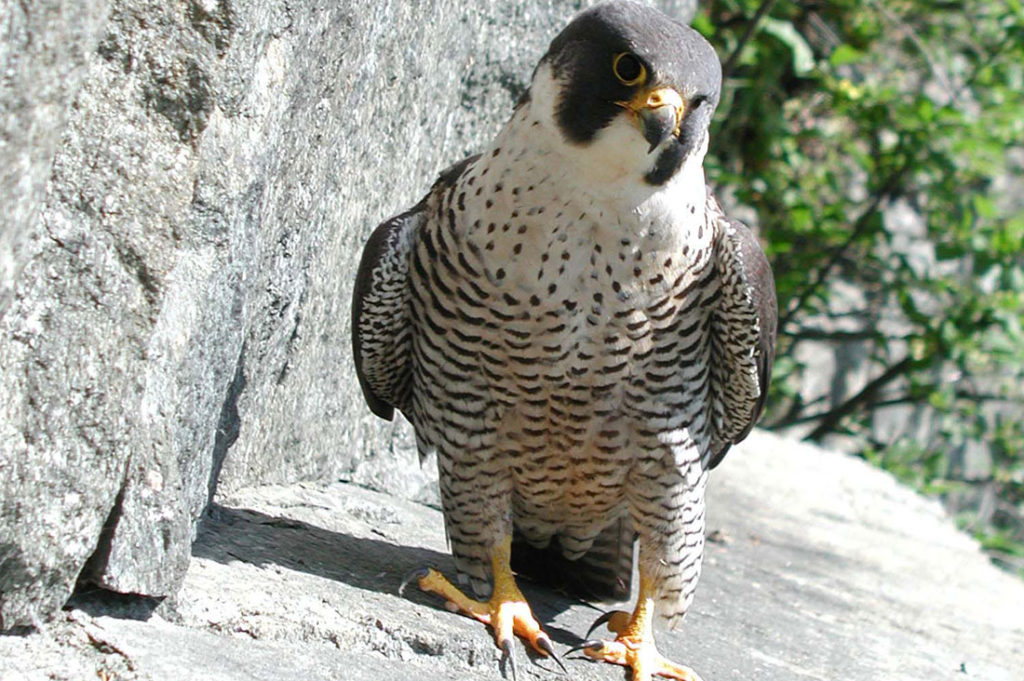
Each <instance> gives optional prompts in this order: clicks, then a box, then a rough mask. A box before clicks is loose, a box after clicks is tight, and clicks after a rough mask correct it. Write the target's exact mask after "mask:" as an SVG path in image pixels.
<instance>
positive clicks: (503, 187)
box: [352, 0, 777, 680]
mask: <svg viewBox="0 0 1024 681" xmlns="http://www.w3.org/2000/svg"><path fill="white" fill-rule="evenodd" d="M721 80H722V77H721V66H720V63H719V61H718V58H717V56H716V54H715V52H714V50H713V49H712V47H711V46H710V45H709V44H708V43H707V41H705V40H704V39H703V38H702V37H701V36H700V35H699V34H698V33H697V32H696V31H694V30H692V29H691V28H689V27H687V26H685V25H683V24H680V23H678V22H676V21H674V20H672V19H670V18H669V17H667V16H665V15H664V14H662V13H660V12H659V11H657V10H656V9H653V8H651V7H649V6H647V5H645V4H642V3H641V2H637V1H635V0H612V1H611V2H606V3H602V4H600V5H597V6H595V7H592V8H590V9H587V10H585V11H583V12H582V13H580V14H579V15H577V16H576V17H575V18H574V19H573V20H572V21H571V23H569V24H568V25H567V26H566V27H565V28H564V29H563V30H562V32H561V33H559V34H558V35H557V36H556V37H555V39H554V40H553V41H552V43H551V45H550V48H549V49H548V51H547V53H546V54H545V55H544V56H543V58H542V59H541V60H540V62H539V64H538V65H537V67H536V69H535V71H534V73H533V77H532V80H531V83H530V87H529V90H528V91H527V93H526V94H525V95H524V96H523V98H522V99H521V100H520V102H519V103H518V105H517V106H516V108H515V110H514V112H513V113H512V116H511V119H510V120H509V121H508V123H507V124H506V125H505V126H504V128H502V129H501V131H500V132H499V133H498V134H497V136H496V137H495V138H494V140H493V141H492V142H491V143H490V145H489V146H487V147H486V148H485V149H484V150H483V151H482V152H481V153H480V154H479V155H475V156H471V157H469V158H467V159H464V160H463V161H461V162H460V163H457V164H455V165H454V166H452V167H451V168H449V169H448V170H446V171H444V172H443V173H441V175H440V177H439V178H438V179H437V181H436V182H435V183H434V185H433V187H432V188H431V189H430V191H429V192H428V193H427V195H426V196H425V197H423V199H422V200H421V201H420V202H419V203H417V204H416V205H415V206H414V207H412V208H411V209H409V210H407V211H405V212H403V213H401V214H400V215H398V216H397V217H394V218H391V219H390V220H387V221H386V222H384V223H383V224H381V225H380V226H379V227H377V229H376V230H375V231H374V232H373V234H372V236H371V237H370V239H369V241H368V243H367V244H366V247H365V250H364V251H363V255H362V260H361V263H360V266H359V271H358V275H357V279H356V282H355V290H354V295H353V304H352V329H353V349H354V357H355V363H356V371H357V374H358V377H359V381H360V384H361V386H362V389H363V394H364V396H365V398H366V402H367V403H368V405H369V407H370V409H371V410H372V411H373V413H375V414H376V415H378V416H380V417H382V418H385V419H391V418H392V417H393V415H394V410H395V409H398V410H399V411H401V413H402V414H404V415H405V417H406V418H407V419H408V420H409V421H410V422H411V423H412V425H413V428H414V430H415V434H416V442H417V446H418V449H419V452H420V455H421V456H426V455H427V454H429V453H432V452H433V453H436V455H437V465H438V470H439V477H440V491H441V501H442V508H443V511H444V520H445V530H446V533H447V537H448V541H449V544H450V547H451V550H452V553H453V555H454V559H455V564H456V568H457V570H458V572H459V575H460V577H462V578H463V580H464V582H465V583H467V584H468V585H469V586H472V587H473V589H474V591H475V592H476V594H477V596H478V598H482V599H484V600H476V599H473V598H471V597H469V596H467V595H465V594H464V593H463V592H462V591H461V590H460V589H459V588H457V587H455V586H454V585H453V584H452V583H450V582H449V581H448V580H447V579H446V578H445V577H444V576H442V575H441V574H440V573H439V572H438V571H436V570H434V569H424V570H422V571H420V572H418V573H417V574H415V576H414V577H415V579H416V580H417V583H418V585H419V587H420V588H422V589H424V590H426V591H430V592H434V593H436V594H438V595H440V596H442V597H443V598H445V599H446V600H447V601H448V602H449V603H450V604H452V605H453V606H454V607H455V608H457V609H458V610H459V611H461V612H462V613H464V614H466V615H469V616H472V617H475V618H477V619H479V620H481V621H482V622H485V623H487V624H489V625H490V626H491V627H492V628H493V629H494V635H495V639H496V642H497V644H498V646H499V647H500V648H501V649H502V650H503V651H504V652H505V655H506V656H508V657H509V659H510V664H511V665H512V669H513V673H514V670H515V667H514V657H513V656H512V640H513V634H515V635H518V636H520V637H522V638H523V639H525V640H526V641H527V642H528V643H529V644H530V645H532V646H533V647H534V648H535V649H537V650H538V651H540V653H541V654H542V655H553V654H554V650H553V647H552V644H551V640H550V639H549V638H548V636H547V635H546V634H545V633H544V631H543V629H542V628H541V626H540V624H539V623H538V622H537V620H536V618H535V617H534V616H533V614H532V613H531V610H530V608H529V606H528V605H527V603H526V600H525V598H524V596H523V594H522V593H521V592H520V590H519V588H518V587H517V585H516V581H515V577H514V574H515V573H514V572H513V567H512V564H513V561H514V560H515V557H514V554H515V555H516V556H518V555H520V554H521V556H540V555H544V554H553V553H557V554H558V555H559V556H560V558H561V559H562V560H564V561H566V563H565V564H566V565H568V566H570V571H573V572H575V573H576V576H577V577H579V581H580V583H581V584H583V585H585V586H587V587H589V588H590V590H591V592H592V593H593V594H595V595H596V596H598V597H618V598H619V599H620V600H621V599H622V598H628V594H629V589H630V582H631V574H632V567H633V557H634V556H633V554H634V548H637V549H638V553H637V558H636V564H637V566H638V575H639V577H638V579H639V596H638V600H637V603H636V606H635V608H634V609H633V611H632V612H629V613H627V612H622V611H617V612H611V613H608V614H607V615H606V616H604V617H602V618H599V622H600V623H605V624H607V626H608V629H609V630H610V631H612V632H613V633H614V634H615V638H614V640H610V641H588V642H586V643H585V644H584V646H582V647H581V649H582V650H583V651H584V653H585V654H586V655H588V656H589V657H591V658H594V659H598V660H605V661H608V662H614V663H618V664H624V665H628V666H630V667H632V668H633V678H634V679H648V678H650V677H651V675H654V674H657V675H664V676H669V677H671V678H677V679H690V680H693V679H697V678H698V677H697V675H696V674H695V673H694V672H693V671H692V670H691V669H689V668H688V667H684V666H682V665H678V664H675V663H672V662H669V661H668V660H666V659H665V658H663V657H662V656H661V655H659V654H658V652H657V650H656V648H655V644H654V638H653V634H652V628H651V625H652V621H653V619H654V614H655V613H656V612H657V614H660V615H661V616H662V617H664V618H667V619H668V620H669V621H670V622H673V623H674V622H675V621H676V620H678V619H679V618H680V617H682V615H683V614H684V613H685V612H686V609H687V607H688V606H689V605H690V603H691V601H692V600H693V595H694V588H695V587H696V584H697V579H698V577H699V575H700V571H701V558H702V553H703V547H704V489H705V485H706V483H707V479H708V472H709V471H710V470H711V469H712V468H714V467H715V466H716V465H717V464H718V463H719V462H720V461H721V460H722V457H724V456H725V454H726V452H727V451H728V449H729V447H730V446H731V445H732V444H734V443H736V442H739V441H740V440H742V439H743V438H744V437H745V436H746V435H747V434H748V433H749V432H750V430H751V428H752V427H753V425H754V422H755V421H756V420H757V418H758V416H759V415H760V413H761V411H762V408H763V406H764V402H765V395H766V392H767V386H768V380H769V376H770V373H771V365H772V360H773V357H774V345H775V327H776V319H777V304H776V300H775V287H774V283H773V279H772V274H771V269H770V267H769V264H768V261H767V260H766V258H765V255H764V253H763V252H762V250H761V248H760V246H759V244H758V242H757V240H756V238H755V237H754V236H753V234H752V233H751V232H750V231H749V230H748V229H747V227H745V226H744V225H743V224H741V223H739V222H737V221H735V220H732V219H730V218H728V217H727V216H726V215H724V214H723V212H722V210H721V208H720V207H719V205H718V203H717V202H716V200H715V198H714V197H713V196H712V195H711V193H710V191H709V190H708V188H707V185H706V184H705V178H704V170H703V165H702V164H703V160H704V155H705V153H706V151H707V148H708V126H709V123H710V121H711V116H712V114H713V112H714V110H715V107H716V106H717V104H718V100H719V93H720V89H721ZM523 560H526V561H527V563H528V562H530V561H532V560H533V558H526V559H523V558H521V559H520V563H522V562H523ZM528 568H529V565H526V566H524V568H519V567H518V565H517V568H516V569H517V571H520V570H522V569H528ZM556 659H557V658H556ZM559 664H561V663H559Z"/></svg>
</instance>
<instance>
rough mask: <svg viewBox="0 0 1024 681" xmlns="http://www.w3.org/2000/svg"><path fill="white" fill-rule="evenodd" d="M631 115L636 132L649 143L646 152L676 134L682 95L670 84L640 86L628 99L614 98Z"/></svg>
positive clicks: (681, 115) (677, 132) (682, 108)
mask: <svg viewBox="0 0 1024 681" xmlns="http://www.w3.org/2000/svg"><path fill="white" fill-rule="evenodd" d="M617 104H618V105H619V106H621V107H624V108H626V109H628V110H629V111H630V112H631V113H633V114H634V115H635V119H634V120H635V122H636V125H637V127H638V128H639V129H640V134H642V135H643V136H644V139H645V140H647V142H648V143H649V144H650V145H651V146H650V148H648V150H647V153H651V152H652V151H654V150H655V149H656V148H658V147H659V146H660V145H661V143H662V142H664V141H665V140H667V139H668V138H669V137H678V136H679V125H680V123H681V122H682V120H683V113H684V112H685V111H686V104H685V103H684V102H683V97H682V95H680V94H679V92H677V91H676V90H675V89H674V88H670V87H660V88H656V89H654V90H641V91H640V92H638V93H637V94H636V97H634V98H633V99H631V100H630V101H628V102H617Z"/></svg>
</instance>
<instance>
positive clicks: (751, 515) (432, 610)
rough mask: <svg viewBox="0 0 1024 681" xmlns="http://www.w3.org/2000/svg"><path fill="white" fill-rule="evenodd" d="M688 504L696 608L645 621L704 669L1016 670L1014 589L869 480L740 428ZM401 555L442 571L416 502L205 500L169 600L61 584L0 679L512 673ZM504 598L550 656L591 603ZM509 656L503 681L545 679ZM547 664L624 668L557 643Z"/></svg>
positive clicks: (906, 674) (797, 673)
mask: <svg viewBox="0 0 1024 681" xmlns="http://www.w3.org/2000/svg"><path fill="white" fill-rule="evenodd" d="M408 464H409V465H410V466H411V465H415V464H414V462H413V461H412V460H410V461H409V462H408ZM709 503H710V516H709V530H710V539H711V541H710V542H709V545H708V550H707V561H706V565H705V570H704V576H703V578H702V581H701V585H700V588H699V589H698V593H697V600H696V602H695V604H694V607H693V609H692V610H691V612H690V613H689V614H688V616H687V617H686V619H685V621H684V622H683V624H682V625H681V626H680V627H679V628H678V629H677V630H676V631H672V632H669V631H661V632H659V634H658V635H659V637H660V638H659V640H660V646H661V649H662V651H663V652H664V653H665V654H666V655H667V656H669V657H672V658H674V659H677V660H679V661H682V662H685V663H687V664H690V665H691V666H693V667H694V668H695V669H696V670H697V671H698V672H699V673H700V674H701V675H702V676H703V677H704V678H705V679H706V680H707V681H712V680H713V681H729V680H736V681H739V680H741V679H742V680H744V681H746V680H749V679H759V680H765V681H772V680H774V679H787V680H790V681H792V680H794V679H820V680H822V681H834V680H835V679H885V680H886V681H904V680H905V681H911V680H913V681H921V680H922V679H929V681H942V680H950V681H963V680H966V679H985V680H986V681H1003V680H1005V681H1010V680H1012V679H1019V678H1020V676H1019V674H1020V670H1021V669H1024V648H1022V647H1021V645H1020V643H1021V641H1024V615H1022V613H1024V582H1021V581H1020V580H1018V579H1016V578H1014V577H1013V576H1011V575H1008V574H1005V573H1003V572H1000V571H999V570H998V569H996V568H995V567H993V566H992V565H991V564H990V563H989V562H988V561H987V560H986V559H985V557H984V556H983V555H982V554H981V553H980V551H979V549H978V546H977V545H976V544H975V542H974V541H973V540H971V539H970V538H968V537H967V536H965V535H964V534H962V533H961V532H959V531H957V529H956V528H955V527H954V525H953V523H952V522H951V520H950V519H949V518H948V517H947V516H946V515H945V514H944V512H943V511H942V509H941V507H940V506H939V505H938V503H936V502H934V501H931V500H927V499H925V498H922V497H920V496H919V495H916V494H914V493H913V492H911V491H909V490H907V489H905V488H904V487H902V486H901V485H900V484H898V483H897V482H896V481H895V480H893V479H892V478H891V477H890V476H888V475H887V474H885V473H883V472H880V471H878V470H875V469H873V468H871V467H870V466H868V465H867V464H865V463H864V462H862V461H860V460H858V459H854V458H850V457H847V456H843V455H840V454H836V453H833V452H828V451H824V450H820V449H818V448H815V447H811V446H808V445H804V444H800V443H794V442H790V441H787V440H783V439H780V438H777V437H775V436H772V435H769V434H765V433H755V434H754V435H752V436H751V438H750V439H749V440H748V441H747V442H746V443H744V444H743V445H742V446H740V447H738V448H737V449H736V450H735V451H734V452H732V453H730V455H729V457H728V458H727V459H726V461H725V463H724V464H723V466H722V467H721V468H720V469H719V470H718V471H716V475H714V476H713V478H712V483H711V490H710V499H709ZM422 565H434V566H437V567H439V568H440V569H442V570H445V571H447V572H449V573H450V572H451V571H452V562H451V559H450V557H449V555H448V552H447V550H446V547H445V541H444V531H443V527H442V522H441V515H440V513H439V512H438V511H437V510H436V509H435V508H432V507H430V506H425V505H421V504H416V503H413V502H409V501H403V500H400V499H396V498H393V497H390V496H387V495H385V494H381V493H379V492H374V491H370V490H367V489H364V488H361V487H357V486H354V485H352V484H348V483H335V484H330V485H313V484H301V485H292V486H265V487H259V488H252V489H247V490H240V491H235V492H232V493H231V494H230V495H227V496H223V497H219V498H218V499H217V500H216V503H215V504H214V505H213V506H212V507H211V509H210V511H209V513H208V516H207V518H206V519H205V521H204V523H203V524H202V526H201V529H200V533H199V537H198V539H197V541H196V543H195V545H194V548H193V555H192V561H191V564H190V566H189V569H188V572H187V575H186V578H185V582H184V587H183V588H182V590H181V591H180V592H179V593H178V595H177V597H176V598H174V599H167V600H164V601H163V602H158V601H155V600H148V599H133V598H130V597H123V596H113V595H110V594H109V593H107V592H94V593H92V594H80V595H79V596H77V597H76V599H75V600H74V601H73V602H72V603H71V604H70V605H69V607H68V608H66V609H65V612H64V615H63V617H61V618H59V619H58V620H57V621H56V622H54V623H51V624H49V625H46V626H45V627H44V629H43V630H42V631H39V632H36V633H32V634H28V635H24V636H6V637H2V638H0V659H2V660H3V661H4V662H3V664H2V665H0V667H2V671H0V679H2V680H3V681H8V680H10V681H13V680H14V679H18V680H19V681H20V680H22V679H26V680H33V681H34V680H35V679H87V678H88V679H94V678H97V677H98V678H101V679H132V680H135V679H152V680H154V681H163V680H168V681H170V680H172V679H173V680H175V681H177V680H179V679H184V678H192V677H196V676H198V675H201V676H202V677H203V678H204V679H208V680H210V679H218V680H219V679H224V680H235V679H238V680H242V679H246V680H251V679H259V680H262V679H267V680H273V681H280V680H281V679H293V678H302V679H304V680H306V681H319V680H320V679H323V680H325V681H326V680H332V681H334V680H338V679H351V680H357V679H384V680H390V679H395V680H398V679H410V678H422V679H468V678H473V679H501V678H511V675H510V674H508V670H507V669H505V667H504V665H502V664H501V663H500V654H499V651H498V650H497V649H496V648H495V647H494V644H493V643H492V641H491V639H490V636H489V633H488V632H487V631H486V630H485V628H484V627H483V626H481V625H479V624H477V623H475V622H473V621H471V620H469V619H467V618H464V617H460V616H458V615H455V614H452V613H450V612H448V611H446V610H445V608H444V606H443V604H442V603H440V602H438V600H437V599H435V598H433V597H431V596H429V595H425V594H421V593H419V592H417V591H416V590H415V589H411V590H410V591H411V593H410V592H409V591H407V593H406V597H405V598H403V597H401V596H399V595H398V593H397V591H398V585H399V583H400V582H401V579H402V577H403V576H404V575H405V574H407V573H408V572H409V571H411V570H412V569H414V568H416V567H418V566H422ZM524 591H525V592H526V594H527V597H528V598H529V599H530V600H531V602H532V604H533V606H534V608H535V611H536V612H537V614H538V616H539V618H540V619H541V620H542V621H543V622H544V623H545V626H546V627H547V630H548V631H549V633H550V634H551V636H552V638H553V639H554V641H555V644H556V647H557V648H558V649H560V650H563V651H564V650H566V649H568V648H569V647H571V646H573V645H575V644H577V643H579V642H580V641H581V637H582V636H583V635H584V633H585V632H586V630H587V628H588V627H589V625H590V623H591V622H592V621H593V619H594V618H595V617H596V616H597V614H598V613H599V610H598V607H599V606H595V605H592V604H588V603H584V602H581V601H578V600H575V599H573V598H571V597H569V596H567V595H565V594H562V593H556V592H553V591H551V590H549V589H547V588H545V587H544V586H541V585H537V584H524ZM517 654H518V657H519V662H520V664H519V665H518V666H519V669H518V676H519V678H520V679H529V678H545V679H546V678H552V679H553V678H558V677H559V676H560V672H559V671H558V669H557V668H556V667H554V666H553V665H552V663H550V661H547V660H544V659H541V658H537V657H534V656H531V655H529V654H528V653H527V652H526V651H525V649H524V648H522V647H521V646H520V647H519V648H518V649H517ZM566 665H567V667H568V669H569V674H570V676H571V677H573V678H588V679H622V678H624V670H622V669H621V668H616V667H612V666H611V665H599V664H595V663H592V662H590V661H588V660H586V659H583V658H582V656H580V655H579V654H578V653H575V654H572V655H569V656H568V658H567V659H566Z"/></svg>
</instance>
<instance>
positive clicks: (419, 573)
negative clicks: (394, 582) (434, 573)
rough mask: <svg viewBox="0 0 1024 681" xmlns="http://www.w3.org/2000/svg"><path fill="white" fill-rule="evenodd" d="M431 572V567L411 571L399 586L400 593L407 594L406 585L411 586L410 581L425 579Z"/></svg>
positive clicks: (400, 594) (401, 594)
mask: <svg viewBox="0 0 1024 681" xmlns="http://www.w3.org/2000/svg"><path fill="white" fill-rule="evenodd" d="M429 573H430V568H425V567H420V568H416V569H415V570H413V571H412V572H410V573H409V574H408V575H406V576H405V579H403V580H402V584H401V585H400V586H399V587H398V595H399V596H404V595H405V587H407V586H409V582H411V581H412V580H414V579H417V580H419V579H423V578H424V577H426V576H427V575H428V574H429Z"/></svg>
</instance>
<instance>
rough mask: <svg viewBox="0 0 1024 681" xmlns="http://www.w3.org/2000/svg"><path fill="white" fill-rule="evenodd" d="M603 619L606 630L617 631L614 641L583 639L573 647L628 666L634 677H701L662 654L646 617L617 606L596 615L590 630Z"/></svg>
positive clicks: (692, 680) (642, 680)
mask: <svg viewBox="0 0 1024 681" xmlns="http://www.w3.org/2000/svg"><path fill="white" fill-rule="evenodd" d="M605 622H607V624H608V630H609V631H611V632H612V633H614V634H616V637H615V640H614V641H586V642H585V643H583V645H581V646H578V647H577V648H574V649H573V650H582V651H583V653H584V654H585V655H586V656H587V657H589V658H592V659H594V660H601V661H604V662H612V663H614V664H621V665H624V666H626V667H629V668H631V669H632V670H633V681H650V680H651V678H652V677H655V676H664V677H668V678H670V679H679V680H680V681H701V678H700V676H698V675H697V672H695V671H693V670H692V669H690V668H689V667H686V666H683V665H681V664H676V663H674V662H670V661H669V660H666V659H665V658H664V657H662V656H661V653H659V652H658V649H657V648H656V647H655V645H654V635H653V633H652V631H651V629H650V626H649V620H647V619H646V618H643V619H640V618H637V617H636V616H635V615H631V614H630V613H628V612H623V611H621V610H616V611H613V612H609V613H606V614H604V615H602V616H601V617H599V618H598V619H597V621H596V622H594V625H593V626H592V627H591V628H590V631H593V630H594V628H596V627H597V626H598V625H599V624H604V623H605ZM570 652H571V651H570Z"/></svg>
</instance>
